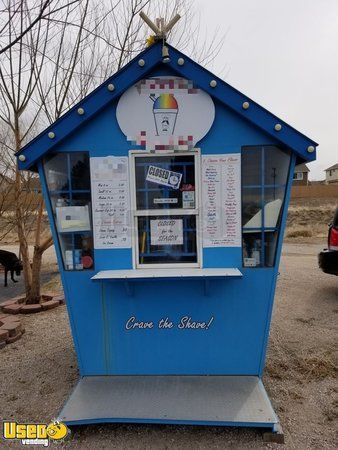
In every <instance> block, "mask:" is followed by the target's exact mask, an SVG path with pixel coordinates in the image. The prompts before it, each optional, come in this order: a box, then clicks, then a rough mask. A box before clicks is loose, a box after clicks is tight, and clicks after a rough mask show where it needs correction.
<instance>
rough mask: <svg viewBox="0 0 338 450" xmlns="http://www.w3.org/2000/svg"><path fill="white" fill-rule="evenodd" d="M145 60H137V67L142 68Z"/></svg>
mask: <svg viewBox="0 0 338 450" xmlns="http://www.w3.org/2000/svg"><path fill="white" fill-rule="evenodd" d="M145 63H146V62H145V60H144V59H139V60H138V65H139V66H140V67H143V66H144V65H145Z"/></svg>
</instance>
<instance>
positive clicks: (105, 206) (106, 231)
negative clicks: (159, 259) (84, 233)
mask: <svg viewBox="0 0 338 450" xmlns="http://www.w3.org/2000/svg"><path fill="white" fill-rule="evenodd" d="M90 172H91V185H92V211H93V227H94V247H95V248H97V249H108V248H129V247H130V246H131V236H130V231H131V230H130V196H129V176H128V158H127V157H116V156H107V157H95V158H90Z"/></svg>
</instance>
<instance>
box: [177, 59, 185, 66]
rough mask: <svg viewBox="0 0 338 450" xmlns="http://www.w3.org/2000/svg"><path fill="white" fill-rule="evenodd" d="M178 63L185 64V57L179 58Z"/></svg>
mask: <svg viewBox="0 0 338 450" xmlns="http://www.w3.org/2000/svg"><path fill="white" fill-rule="evenodd" d="M177 64H178V65H179V66H183V64H184V59H183V58H178V60H177Z"/></svg>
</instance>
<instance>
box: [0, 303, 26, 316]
mask: <svg viewBox="0 0 338 450" xmlns="http://www.w3.org/2000/svg"><path fill="white" fill-rule="evenodd" d="M21 308H22V305H16V304H12V305H8V306H2V311H3V312H5V313H9V314H19V312H20V310H21Z"/></svg>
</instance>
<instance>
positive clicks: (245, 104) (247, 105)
mask: <svg viewBox="0 0 338 450" xmlns="http://www.w3.org/2000/svg"><path fill="white" fill-rule="evenodd" d="M249 106H250V103H249V102H244V103H243V105H242V107H243V109H249Z"/></svg>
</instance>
